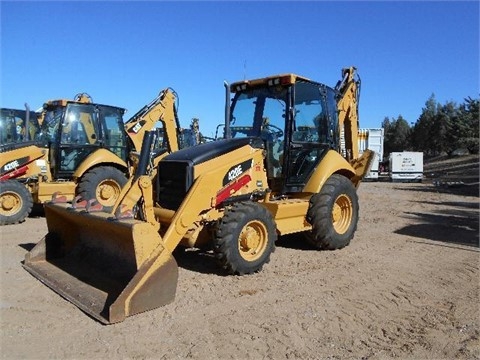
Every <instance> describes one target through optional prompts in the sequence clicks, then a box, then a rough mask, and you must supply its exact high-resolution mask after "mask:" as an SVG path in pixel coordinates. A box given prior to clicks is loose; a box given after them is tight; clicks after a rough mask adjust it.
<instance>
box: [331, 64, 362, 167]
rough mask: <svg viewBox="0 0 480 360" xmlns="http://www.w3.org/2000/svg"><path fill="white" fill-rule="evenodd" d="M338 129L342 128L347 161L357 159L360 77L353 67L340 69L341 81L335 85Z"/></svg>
mask: <svg viewBox="0 0 480 360" xmlns="http://www.w3.org/2000/svg"><path fill="white" fill-rule="evenodd" d="M336 90H337V91H338V92H339V96H338V100H337V108H338V123H339V130H340V131H341V129H343V130H344V136H345V150H346V157H347V160H348V161H351V160H354V159H357V158H358V156H359V151H358V127H359V126H358V102H359V100H360V99H359V97H360V78H359V77H358V75H357V74H356V68H355V67H349V68H344V69H342V81H341V82H339V83H338V84H337V86H336Z"/></svg>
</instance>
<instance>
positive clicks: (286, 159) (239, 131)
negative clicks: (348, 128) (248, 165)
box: [230, 74, 339, 193]
mask: <svg viewBox="0 0 480 360" xmlns="http://www.w3.org/2000/svg"><path fill="white" fill-rule="evenodd" d="M230 91H231V92H232V93H234V97H233V99H232V105H231V112H230V135H231V137H232V138H238V137H245V136H248V137H251V136H253V137H259V138H261V139H262V140H263V141H264V143H265V148H266V149H267V155H266V159H265V161H266V169H267V177H268V179H269V186H270V188H271V189H272V190H274V191H277V192H281V193H293V192H301V191H302V190H303V188H304V186H305V184H306V183H307V181H308V179H309V178H310V176H311V175H312V173H313V171H314V169H315V168H316V166H317V165H318V163H319V162H320V160H321V159H322V158H323V156H324V155H325V154H326V152H327V150H328V149H338V147H339V144H338V143H339V135H338V134H339V132H338V114H337V105H336V95H337V92H336V91H335V90H334V89H332V88H330V87H328V86H326V85H323V84H320V83H317V82H313V81H311V80H309V79H307V78H304V77H301V76H297V75H294V74H287V75H278V76H273V77H268V78H264V79H258V80H250V81H241V82H237V83H233V84H232V85H231V86H230Z"/></svg>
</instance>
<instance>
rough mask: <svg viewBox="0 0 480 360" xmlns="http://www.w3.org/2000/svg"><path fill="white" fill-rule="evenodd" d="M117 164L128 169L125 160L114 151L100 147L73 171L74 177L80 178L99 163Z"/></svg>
mask: <svg viewBox="0 0 480 360" xmlns="http://www.w3.org/2000/svg"><path fill="white" fill-rule="evenodd" d="M107 164H115V165H118V166H119V167H121V168H122V169H123V170H124V171H126V170H127V168H128V166H127V163H126V162H125V161H123V160H122V159H120V158H119V157H118V156H117V155H115V154H114V153H112V152H111V151H110V150H107V149H98V150H97V151H95V152H93V153H91V154H90V155H88V156H87V158H86V159H85V160H84V161H83V162H82V163H81V164H80V166H79V167H78V168H77V169H76V170H75V172H74V173H73V177H74V178H77V179H78V178H80V177H82V175H83V174H85V173H86V172H87V171H88V170H90V169H91V168H93V167H95V166H98V165H107Z"/></svg>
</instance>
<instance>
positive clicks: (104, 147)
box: [0, 88, 181, 225]
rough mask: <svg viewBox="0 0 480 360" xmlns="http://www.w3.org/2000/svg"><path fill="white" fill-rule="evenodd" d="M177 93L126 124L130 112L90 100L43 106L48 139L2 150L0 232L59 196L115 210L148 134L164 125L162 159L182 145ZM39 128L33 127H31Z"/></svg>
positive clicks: (166, 94) (166, 93) (163, 95)
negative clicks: (33, 205) (0, 226)
mask: <svg viewBox="0 0 480 360" xmlns="http://www.w3.org/2000/svg"><path fill="white" fill-rule="evenodd" d="M176 99H177V95H176V93H175V92H174V91H173V90H172V89H170V88H167V89H165V90H162V91H161V92H160V94H159V95H158V96H157V97H156V98H155V99H154V100H153V101H152V102H151V103H149V104H148V105H146V106H144V107H143V108H142V109H140V111H138V112H137V113H136V114H135V115H134V116H133V117H131V118H130V119H129V120H128V121H127V122H125V123H124V122H123V115H124V112H125V109H123V108H119V107H114V106H109V105H101V104H96V103H93V102H92V99H91V98H90V96H89V95H88V94H85V93H83V94H78V95H76V97H75V99H74V100H73V101H69V100H53V101H48V102H47V103H45V104H44V111H43V113H42V116H41V120H42V124H41V132H40V133H39V134H37V135H36V136H35V138H32V140H34V141H30V142H23V143H16V144H14V146H13V145H12V146H8V147H7V146H2V149H1V153H0V156H1V157H0V225H7V224H14V223H17V222H21V221H23V220H24V219H25V217H27V216H28V214H29V213H30V211H31V209H32V204H33V203H44V202H46V201H49V200H51V199H52V196H55V195H56V194H57V193H61V194H62V196H63V197H64V198H65V199H66V200H68V201H72V200H73V199H74V197H75V196H82V197H84V198H88V199H95V200H96V201H97V202H98V203H99V204H100V206H102V207H103V208H104V209H105V210H110V209H112V207H113V205H114V204H115V202H116V200H117V199H118V197H119V195H120V192H121V189H122V187H123V186H124V185H125V184H126V183H127V178H128V177H129V176H130V173H131V171H132V169H133V166H132V165H133V164H134V163H135V153H136V152H137V153H138V152H139V151H140V148H141V144H142V141H143V136H144V134H145V131H149V130H152V129H153V128H155V126H158V125H161V126H162V127H160V128H158V131H159V132H161V133H162V141H160V142H158V144H157V145H158V147H159V148H158V149H157V155H158V156H165V155H167V154H168V153H169V152H172V151H176V150H178V149H179V147H180V145H181V141H180V135H181V133H180V130H181V129H180V126H179V122H178V118H177V113H176V104H175V103H176ZM31 123H32V122H31Z"/></svg>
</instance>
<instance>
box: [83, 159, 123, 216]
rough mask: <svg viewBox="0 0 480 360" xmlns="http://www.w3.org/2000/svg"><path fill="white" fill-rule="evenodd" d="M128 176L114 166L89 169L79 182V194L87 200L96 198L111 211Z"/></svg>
mask: <svg viewBox="0 0 480 360" xmlns="http://www.w3.org/2000/svg"><path fill="white" fill-rule="evenodd" d="M126 183H127V177H126V176H125V175H124V173H123V172H121V171H120V170H118V169H117V168H115V167H113V166H100V167H96V168H94V169H92V170H89V171H87V172H86V173H85V174H84V175H83V176H82V179H81V180H80V183H79V184H78V190H77V192H78V194H79V195H80V196H81V197H82V198H83V199H86V200H90V199H95V200H97V201H98V203H100V204H101V205H102V206H103V209H104V210H105V211H111V210H112V209H113V206H114V205H115V202H116V201H117V199H118V197H119V196H120V192H121V191H122V188H123V186H125V184H126Z"/></svg>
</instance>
